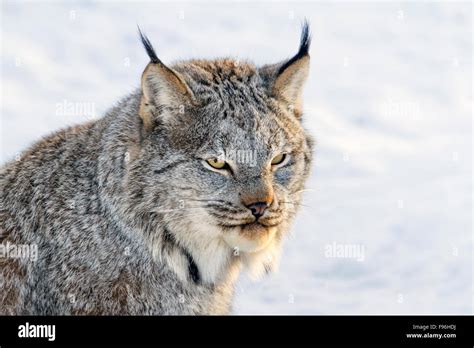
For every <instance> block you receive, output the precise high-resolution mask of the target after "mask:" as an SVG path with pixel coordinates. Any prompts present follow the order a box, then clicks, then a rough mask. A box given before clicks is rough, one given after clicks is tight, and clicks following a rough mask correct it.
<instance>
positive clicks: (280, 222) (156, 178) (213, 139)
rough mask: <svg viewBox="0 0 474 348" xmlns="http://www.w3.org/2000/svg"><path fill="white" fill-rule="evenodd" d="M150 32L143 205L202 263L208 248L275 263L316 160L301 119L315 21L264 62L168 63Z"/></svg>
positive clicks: (143, 106) (140, 185) (136, 171)
mask: <svg viewBox="0 0 474 348" xmlns="http://www.w3.org/2000/svg"><path fill="white" fill-rule="evenodd" d="M140 34H141V33H140ZM141 38H142V42H143V44H144V46H145V48H146V50H147V52H148V55H149V57H150V59H151V62H150V63H149V64H148V66H147V67H146V69H145V71H144V72H143V75H142V81H141V103H140V112H139V114H140V117H141V120H142V125H143V127H142V135H141V138H142V140H141V148H140V151H139V155H137V158H136V161H135V164H134V165H133V166H132V168H131V169H130V174H129V177H130V180H131V181H133V182H134V183H135V191H134V192H133V193H131V195H134V194H137V192H138V191H139V192H140V195H137V196H138V197H140V198H139V199H138V198H137V201H136V203H137V206H140V207H141V208H142V210H143V211H148V212H150V211H152V212H155V213H156V214H159V216H160V219H161V220H160V221H162V222H163V223H164V224H165V225H166V226H167V229H168V230H169V232H170V234H172V235H173V238H174V239H175V240H176V241H178V243H179V244H181V245H183V246H185V247H186V248H188V250H190V252H191V254H193V257H194V258H196V259H197V260H196V261H197V263H198V264H200V263H203V262H205V261H204V260H200V257H201V256H200V255H204V254H203V253H201V252H200V251H199V250H198V249H201V251H202V250H207V251H208V254H207V256H205V257H207V258H210V259H211V260H207V262H209V261H211V262H212V260H213V259H214V258H215V259H217V258H220V257H223V258H224V259H226V260H227V258H226V256H225V257H224V256H223V255H227V254H228V255H231V256H232V255H240V256H241V257H242V258H243V259H244V261H245V260H247V261H248V260H250V259H252V257H253V256H255V257H256V256H257V255H260V256H261V257H260V261H261V262H260V263H261V265H262V266H263V267H264V268H266V269H268V268H271V267H272V266H273V264H274V262H275V260H274V259H275V258H276V256H275V254H276V251H277V250H278V249H279V244H280V241H281V237H282V235H283V234H284V233H285V232H286V231H287V230H288V228H289V223H290V222H291V220H292V218H293V217H294V215H295V212H296V210H297V208H298V206H299V205H300V195H301V191H302V189H303V186H304V182H305V179H306V178H307V176H308V173H309V169H310V162H311V147H312V141H311V138H310V137H309V136H308V135H307V134H306V133H305V131H304V129H303V127H302V125H301V118H302V92H303V84H304V82H305V80H306V78H307V76H308V70H309V61H310V58H309V54H308V50H309V46H310V34H309V27H308V25H307V24H306V23H305V24H304V26H303V29H302V34H301V41H300V46H299V50H298V52H297V53H296V55H294V56H293V57H292V58H291V59H287V60H284V61H281V62H280V63H276V64H271V65H265V66H261V67H257V66H255V65H253V64H251V63H249V62H244V61H236V60H232V59H217V60H190V61H183V62H178V63H176V64H174V65H172V66H169V67H168V66H166V65H165V64H163V63H162V62H161V61H160V59H159V58H158V57H157V55H156V53H155V51H154V49H153V47H152V45H151V43H150V42H149V40H148V39H147V38H146V36H144V35H142V34H141ZM134 197H135V196H134ZM211 250H212V251H211ZM209 253H210V254H209ZM262 255H263V256H262ZM202 258H204V256H202ZM216 263H218V262H216ZM216 267H218V266H216ZM211 268H212V267H211ZM209 272H210V273H212V270H210V271H209ZM216 272H217V271H216ZM210 277H211V276H210Z"/></svg>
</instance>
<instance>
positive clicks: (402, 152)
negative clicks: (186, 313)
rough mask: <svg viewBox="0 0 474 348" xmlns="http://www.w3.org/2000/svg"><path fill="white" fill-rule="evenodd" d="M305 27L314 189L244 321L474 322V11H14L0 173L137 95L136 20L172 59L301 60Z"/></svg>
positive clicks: (8, 21)
mask: <svg viewBox="0 0 474 348" xmlns="http://www.w3.org/2000/svg"><path fill="white" fill-rule="evenodd" d="M304 17H306V18H308V20H309V21H310V22H311V24H312V31H313V45H312V48H311V57H312V67H311V76H310V79H309V81H308V83H307V86H306V91H305V108H306V116H305V124H306V127H307V128H308V129H309V130H310V131H311V132H312V133H313V134H314V135H315V137H316V139H317V143H318V145H317V150H316V160H315V165H314V170H313V175H312V177H311V180H310V182H309V184H308V186H309V188H310V189H312V190H311V191H309V192H307V193H306V194H305V200H304V204H305V207H303V209H302V211H301V214H300V215H299V218H298V219H297V222H296V224H295V226H294V228H293V231H292V234H291V236H289V238H288V239H287V241H286V243H285V248H284V254H283V257H282V260H281V266H280V270H279V272H278V273H276V274H274V275H271V276H268V277H266V278H264V279H262V280H260V281H258V282H253V281H250V280H249V279H247V278H246V276H243V277H242V278H243V279H242V280H241V282H240V283H239V286H238V287H237V296H236V300H235V313H236V314H398V313H406V314H424V313H472V312H473V306H472V304H473V282H472V279H473V278H472V277H473V272H472V269H473V258H472V257H473V244H472V213H473V207H472V131H473V128H472V118H471V115H472V114H471V112H472V106H473V104H472V5H471V3H469V2H455V3H454V2H450V3H446V2H441V3H440V2H438V3H430V2H410V3H408V2H397V3H395V2H385V3H375V2H367V3H363V2H343V3H327V2H318V3H309V2H305V3H296V2H295V3H284V2H262V3H257V4H252V3H248V2H237V3H216V2H202V1H197V2H191V3H175V4H171V3H166V2H117V1H111V2H106V1H99V2H96V1H90V2H88V1H84V2H80V3H79V2H77V3H76V2H67V3H60V2H53V1H49V2H15V3H14V2H10V1H2V6H1V24H0V28H1V44H2V47H1V87H2V91H1V98H2V100H1V123H0V125H1V129H0V136H1V142H0V145H1V151H0V153H1V159H0V163H2V164H3V163H5V162H6V161H8V160H11V159H13V158H15V156H16V155H17V154H18V153H19V152H20V151H22V150H24V149H25V148H26V147H27V146H28V145H30V144H31V143H32V142H33V141H35V140H37V139H38V138H39V137H41V136H44V135H47V134H48V133H50V132H52V131H54V130H57V129H59V128H61V127H64V126H66V125H71V124H75V123H80V122H83V121H85V120H88V119H90V118H97V117H101V116H102V115H103V113H104V112H105V111H106V110H107V108H109V107H110V106H111V105H112V104H113V103H114V102H115V101H117V100H118V99H119V98H120V97H121V96H123V95H125V94H127V93H128V92H129V91H131V90H132V89H133V88H135V87H137V86H138V85H139V78H140V74H141V72H142V70H143V68H144V67H145V65H146V64H147V62H148V59H147V57H146V54H145V53H144V50H143V48H142V47H141V45H140V42H139V40H138V37H137V28H136V25H137V24H139V25H140V26H141V27H142V29H143V30H144V31H145V32H146V33H147V34H148V36H149V37H150V39H151V41H152V42H153V43H154V45H155V48H156V49H157V52H158V54H159V56H160V58H161V59H162V60H163V61H164V62H172V61H173V60H177V59H186V58H190V57H201V58H213V57H218V56H232V57H236V58H249V59H251V60H253V61H255V62H256V63H257V64H263V63H268V62H277V61H280V60H282V59H284V58H287V57H289V56H291V55H292V54H294V53H295V52H296V49H297V46H298V40H299V30H300V23H301V21H302V19H303V18H304ZM66 105H75V106H77V108H76V109H75V110H73V112H72V114H71V113H68V112H67V110H62V108H63V106H66ZM81 106H82V107H83V108H84V110H82V111H81V110H80V109H78V108H79V107H81ZM333 243H336V245H342V246H344V245H352V244H355V245H359V246H360V247H361V248H363V250H364V254H363V256H364V257H363V259H362V260H359V261H358V260H357V259H355V258H351V257H348V256H350V255H349V254H346V255H345V256H346V257H328V256H330V255H329V254H327V251H328V249H327V248H328V247H330V246H331V245H333ZM343 256H344V255H343Z"/></svg>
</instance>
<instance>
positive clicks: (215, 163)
mask: <svg viewBox="0 0 474 348" xmlns="http://www.w3.org/2000/svg"><path fill="white" fill-rule="evenodd" d="M206 162H207V164H209V165H210V166H211V167H212V168H214V169H225V168H227V166H228V165H227V162H225V161H221V160H220V159H218V158H210V159H208V160H206Z"/></svg>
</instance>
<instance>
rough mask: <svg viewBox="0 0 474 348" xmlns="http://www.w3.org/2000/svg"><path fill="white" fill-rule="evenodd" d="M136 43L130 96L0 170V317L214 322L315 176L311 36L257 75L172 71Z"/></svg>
mask: <svg viewBox="0 0 474 348" xmlns="http://www.w3.org/2000/svg"><path fill="white" fill-rule="evenodd" d="M140 35H141V38H142V42H143V44H144V46H145V49H146V50H147V53H148V55H149V57H150V59H151V61H150V63H149V64H148V65H147V67H146V68H145V70H144V72H143V75H142V79H141V88H139V89H138V90H136V91H135V92H134V93H132V94H131V95H129V96H127V97H125V98H124V99H123V100H121V101H120V103H118V104H117V105H116V106H115V107H113V108H112V109H110V110H109V111H108V112H107V114H106V115H105V116H104V117H103V118H101V119H99V120H96V121H93V122H89V123H86V124H83V125H79V126H75V127H71V128H67V129H64V130H60V131H57V132H55V133H53V134H51V135H50V136H48V137H46V138H44V139H42V140H40V141H39V142H37V143H36V144H35V145H33V146H32V147H30V148H29V149H28V150H26V151H25V152H24V153H23V154H22V155H21V157H20V158H18V159H17V160H14V161H11V162H10V163H7V164H6V165H4V166H3V167H2V168H1V171H0V189H1V197H0V227H1V230H0V232H1V235H0V239H1V243H2V244H1V245H0V246H1V247H2V250H1V251H2V254H0V314H33V315H57V314H59V315H63V314H66V315H86V314H89V315H94V314H226V313H229V312H230V311H231V304H232V295H233V288H234V283H235V281H236V278H237V277H238V274H239V271H240V270H241V269H242V268H244V269H248V270H249V271H250V272H251V273H253V274H256V275H258V274H261V273H264V272H269V271H271V270H272V269H273V268H274V267H275V265H276V263H277V261H278V256H279V250H280V245H281V241H282V238H283V237H284V235H285V233H286V232H287V231H288V230H289V227H290V224H291V222H292V220H293V218H294V216H295V213H296V211H297V208H298V206H299V205H300V203H299V202H300V199H301V192H302V190H303V187H304V183H305V180H306V178H307V177H308V173H309V170H310V166H311V158H312V151H311V150H312V140H311V138H310V137H309V135H307V134H306V132H305V130H304V129H303V127H302V125H301V117H302V104H301V103H302V89H303V84H304V81H305V80H306V78H307V75H308V70H309V60H310V59H309V54H308V50H309V46H310V34H309V27H308V25H307V24H304V26H303V29H302V34H301V42H300V47H299V50H298V52H297V54H296V55H294V56H293V57H292V58H291V59H287V60H284V61H282V62H280V63H277V64H271V65H265V66H261V67H257V66H255V65H253V64H252V63H249V62H244V61H235V60H231V59H216V60H188V61H182V62H178V63H176V64H174V65H171V66H169V67H168V66H166V65H164V64H163V63H162V62H161V61H160V60H159V59H158V57H157V56H156V54H155V51H154V49H153V47H152V45H151V44H150V42H149V40H148V39H147V38H146V36H144V35H142V34H141V33H140ZM25 245H27V246H31V247H36V248H37V249H36V250H37V258H35V260H32V259H31V258H27V257H12V256H11V255H10V256H9V255H6V254H7V253H8V251H9V250H10V249H11V248H13V247H16V248H19V247H20V246H25Z"/></svg>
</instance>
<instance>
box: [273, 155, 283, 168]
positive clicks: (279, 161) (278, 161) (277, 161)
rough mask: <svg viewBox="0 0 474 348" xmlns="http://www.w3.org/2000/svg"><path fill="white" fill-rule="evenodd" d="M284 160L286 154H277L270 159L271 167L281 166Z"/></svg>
mask: <svg viewBox="0 0 474 348" xmlns="http://www.w3.org/2000/svg"><path fill="white" fill-rule="evenodd" d="M285 159H286V154H285V153H282V154H279V155H278V156H275V157H273V159H272V166H276V165H278V164H282V163H283V162H284V161H285Z"/></svg>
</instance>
